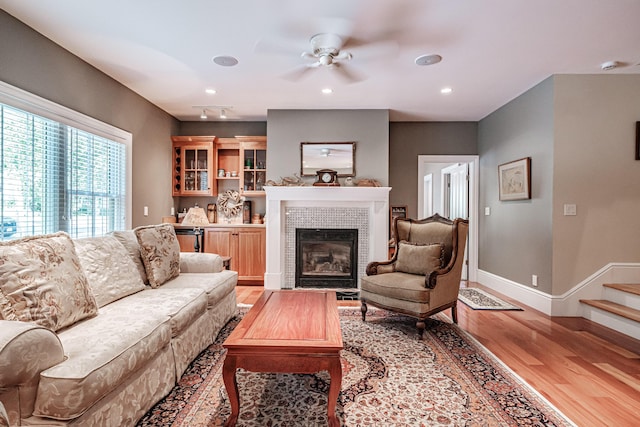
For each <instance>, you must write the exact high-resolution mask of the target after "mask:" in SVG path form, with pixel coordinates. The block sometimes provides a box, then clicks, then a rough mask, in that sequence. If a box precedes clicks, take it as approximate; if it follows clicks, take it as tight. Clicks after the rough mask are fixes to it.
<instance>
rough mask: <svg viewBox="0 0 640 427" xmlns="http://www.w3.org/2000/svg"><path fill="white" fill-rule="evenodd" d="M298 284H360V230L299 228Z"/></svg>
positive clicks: (318, 286)
mask: <svg viewBox="0 0 640 427" xmlns="http://www.w3.org/2000/svg"><path fill="white" fill-rule="evenodd" d="M296 287H300V288H335V289H349V288H354V289H356V288H357V287H358V230H357V229H328V228H298V229H296Z"/></svg>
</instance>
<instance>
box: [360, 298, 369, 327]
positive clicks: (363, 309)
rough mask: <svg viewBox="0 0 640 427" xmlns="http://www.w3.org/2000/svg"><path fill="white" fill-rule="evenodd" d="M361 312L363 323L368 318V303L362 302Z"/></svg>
mask: <svg viewBox="0 0 640 427" xmlns="http://www.w3.org/2000/svg"><path fill="white" fill-rule="evenodd" d="M360 311H361V312H362V321H363V322H364V319H365V317H366V316H367V302H366V301H365V300H362V301H360Z"/></svg>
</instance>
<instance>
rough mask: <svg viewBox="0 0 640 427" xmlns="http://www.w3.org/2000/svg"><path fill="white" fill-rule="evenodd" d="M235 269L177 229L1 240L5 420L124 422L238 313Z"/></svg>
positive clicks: (163, 390) (0, 356) (169, 384)
mask: <svg viewBox="0 0 640 427" xmlns="http://www.w3.org/2000/svg"><path fill="white" fill-rule="evenodd" d="M237 280H238V275H237V273H236V272H234V271H229V270H225V269H223V266H222V259H221V258H220V257H219V256H218V255H214V254H206V253H180V247H179V244H178V241H177V239H176V236H175V232H174V229H173V226H171V225H169V224H162V225H157V226H146V227H139V228H136V229H135V230H128V231H122V232H116V233H113V234H112V235H109V236H104V237H95V238H87V239H76V240H73V239H71V238H70V237H69V236H68V235H67V234H65V233H56V234H51V235H46V236H35V237H30V238H25V239H21V240H15V241H10V242H4V243H0V403H1V404H2V405H0V407H1V406H4V409H5V410H6V414H7V415H8V418H9V424H10V425H39V426H41V425H47V426H58V425H74V426H76V425H77V426H130V425H135V423H136V422H137V421H138V420H139V419H140V418H141V417H142V416H143V415H144V414H145V413H146V411H148V410H149V409H150V408H151V407H152V406H153V405H154V404H155V403H156V402H158V401H159V400H160V399H161V398H162V397H164V396H165V395H167V394H168V393H169V391H170V390H171V389H172V388H173V387H174V385H175V384H176V382H177V380H178V379H179V377H180V376H181V375H182V373H183V372H184V371H185V369H186V368H187V366H188V365H189V363H190V362H191V361H192V360H193V359H194V358H195V357H196V356H197V355H198V354H199V353H200V352H201V351H202V350H204V349H205V348H206V347H207V346H209V345H210V344H211V343H212V342H213V340H214V339H215V337H216V336H217V334H218V332H219V331H220V329H221V328H222V327H223V326H224V325H225V323H226V322H227V321H228V320H229V319H230V318H231V317H233V316H234V314H235V312H236V292H235V286H236V283H237Z"/></svg>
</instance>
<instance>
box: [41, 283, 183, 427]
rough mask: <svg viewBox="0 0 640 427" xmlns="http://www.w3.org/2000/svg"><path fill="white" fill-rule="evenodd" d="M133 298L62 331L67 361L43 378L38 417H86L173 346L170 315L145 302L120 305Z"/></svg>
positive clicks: (59, 418) (114, 304)
mask: <svg viewBox="0 0 640 427" xmlns="http://www.w3.org/2000/svg"><path fill="white" fill-rule="evenodd" d="M145 292H146V291H145ZM132 297H133V296H130V297H127V298H124V299H122V300H119V301H116V302H114V303H112V304H109V305H106V306H104V307H102V308H101V309H100V314H99V315H98V316H96V317H93V318H91V319H87V320H84V321H82V322H78V323H77V324H75V325H73V327H71V328H67V329H65V330H64V331H60V332H59V337H60V341H61V342H62V346H63V348H64V352H65V356H66V357H67V359H66V360H65V361H64V362H62V363H60V364H58V365H56V366H53V367H51V368H49V369H46V370H44V371H43V372H42V373H41V374H40V383H39V385H38V395H37V398H36V404H35V409H34V415H37V416H43V417H50V418H53V419H57V420H70V419H73V418H76V417H78V416H80V415H82V414H83V413H84V412H85V411H86V410H87V409H89V408H90V407H91V406H92V405H94V404H95V403H96V402H98V401H99V400H100V399H102V398H103V397H104V396H106V395H107V394H109V393H110V392H111V391H113V390H114V389H115V388H117V387H118V386H119V385H120V384H122V383H123V382H124V381H125V380H126V379H127V378H128V377H129V376H130V375H132V374H133V373H134V372H136V371H137V370H139V369H141V368H142V367H143V366H145V365H146V364H147V363H148V362H149V361H150V360H152V359H153V358H154V357H155V355H156V354H157V353H158V352H160V350H162V348H164V347H165V346H168V345H169V344H170V340H171V325H170V319H169V317H168V316H167V315H166V314H164V313H158V312H155V311H153V310H147V309H146V307H145V306H144V301H143V300H142V299H140V300H138V303H137V304H128V305H127V307H126V309H123V306H120V305H118V303H119V302H120V301H126V300H129V299H130V298H132ZM167 369H173V366H171V367H167Z"/></svg>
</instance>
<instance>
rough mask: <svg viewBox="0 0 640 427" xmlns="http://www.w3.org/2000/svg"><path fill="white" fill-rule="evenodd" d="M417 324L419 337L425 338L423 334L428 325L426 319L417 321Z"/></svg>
mask: <svg viewBox="0 0 640 427" xmlns="http://www.w3.org/2000/svg"><path fill="white" fill-rule="evenodd" d="M416 326H417V327H418V338H420V339H424V338H423V334H424V330H425V329H426V327H427V325H426V323H425V322H424V320H418V321H417V322H416Z"/></svg>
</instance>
